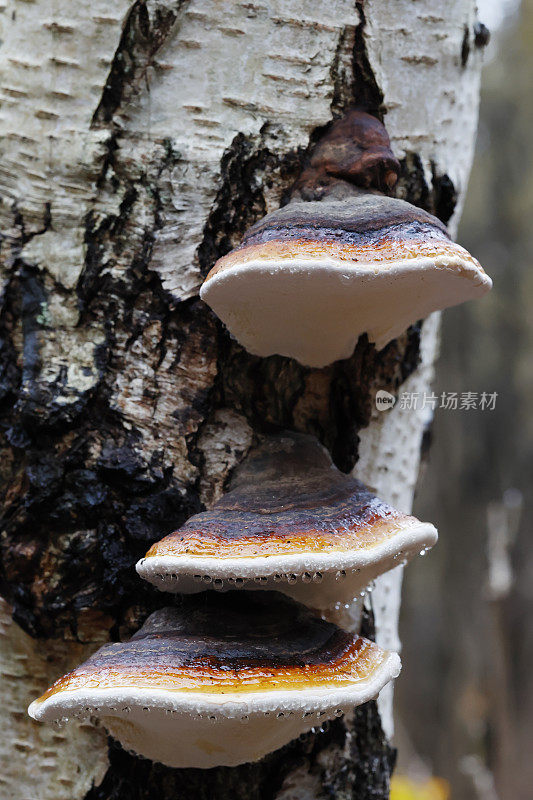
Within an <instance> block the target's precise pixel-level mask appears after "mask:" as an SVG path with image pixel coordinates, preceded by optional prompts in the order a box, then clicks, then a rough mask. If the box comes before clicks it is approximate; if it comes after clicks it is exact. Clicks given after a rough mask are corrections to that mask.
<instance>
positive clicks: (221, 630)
mask: <svg viewBox="0 0 533 800" xmlns="http://www.w3.org/2000/svg"><path fill="white" fill-rule="evenodd" d="M399 670H400V660H399V658H398V656H397V655H396V654H395V653H389V652H387V651H384V650H382V649H381V648H379V647H378V646H377V645H376V644H374V643H373V642H369V641H367V640H366V639H362V638H361V637H359V636H357V635H354V634H351V633H346V632H345V631H342V630H341V629H340V628H338V627H337V626H336V625H333V624H331V623H329V622H325V621H324V620H321V619H319V618H317V617H314V616H313V615H312V613H311V612H310V611H308V610H307V609H306V608H305V607H303V606H301V605H299V604H298V603H295V602H294V601H292V600H289V599H288V598H286V597H284V596H283V595H280V594H278V593H277V592H261V593H254V594H253V595H251V596H249V595H245V594H244V593H242V592H233V593H231V594H226V595H222V596H221V595H215V594H214V593H209V594H208V595H203V596H202V599H201V602H200V603H199V602H198V601H197V600H196V599H195V600H194V601H192V600H191V598H188V599H187V600H185V601H184V603H183V605H182V606H181V607H178V608H166V609H162V610H160V611H156V612H155V613H154V614H152V615H151V616H150V617H149V618H148V620H147V621H146V622H145V624H144V625H143V627H142V628H141V629H140V630H139V631H138V633H136V634H135V635H134V636H133V637H132V638H131V640H130V641H129V642H126V643H117V644H110V645H105V646H104V647H102V648H100V650H98V652H97V653H95V654H94V655H93V656H92V657H91V658H89V659H88V661H86V662H85V663H84V664H82V665H81V666H80V667H78V668H77V669H75V670H74V671H73V672H71V673H69V674H68V675H65V676H64V677H63V678H60V679H59V680H58V681H56V683H55V684H54V685H53V686H52V687H51V688H50V689H49V690H48V691H47V692H46V693H45V694H44V695H43V696H42V697H40V698H39V699H38V700H35V701H34V702H33V703H32V704H31V706H30V708H29V713H30V715H31V716H32V717H33V718H34V719H37V720H41V721H45V722H49V721H53V720H58V719H65V718H67V719H68V718H69V717H72V716H80V715H81V716H96V717H98V718H99V719H100V720H101V721H102V723H103V724H104V725H105V727H106V728H107V729H108V730H109V732H110V733H111V734H112V735H113V736H115V737H116V738H117V739H118V740H119V741H120V742H121V743H122V744H123V746H124V747H126V748H128V749H131V750H133V751H134V752H136V753H138V754H140V755H144V756H146V757H147V758H151V759H153V760H155V761H161V762H162V763H164V764H167V765H169V766H173V767H201V768H209V767H213V766H218V765H228V766H232V765H235V764H241V763H244V762H246V761H255V760H257V759H259V758H261V757H262V756H263V755H265V754H266V753H268V752H270V751H272V750H275V749H277V748H279V747H281V746H282V745H284V744H286V743H287V742H289V741H291V739H293V738H295V737H296V736H298V735H299V734H301V733H303V732H305V731H308V730H310V729H311V728H312V727H313V726H314V725H317V724H320V721H321V720H325V719H330V718H331V717H333V716H336V715H340V714H342V713H343V712H344V711H346V710H348V709H350V708H351V707H353V706H354V705H359V704H361V703H364V702H366V701H367V700H369V699H371V698H372V697H374V696H376V695H377V693H378V692H379V691H380V690H381V688H382V687H383V686H384V685H385V683H387V682H388V681H389V680H391V679H392V678H394V677H396V675H397V674H398V673H399Z"/></svg>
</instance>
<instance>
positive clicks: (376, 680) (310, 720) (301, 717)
mask: <svg viewBox="0 0 533 800" xmlns="http://www.w3.org/2000/svg"><path fill="white" fill-rule="evenodd" d="M400 668H401V663H400V658H399V656H398V655H397V654H396V653H387V654H386V657H385V659H384V661H383V663H382V664H381V665H380V666H379V667H378V668H377V669H376V670H375V672H374V673H373V675H372V676H371V678H370V680H366V681H360V682H358V683H353V684H351V685H350V686H347V687H346V686H345V687H342V688H336V687H335V686H334V685H326V686H325V687H324V688H323V689H313V690H306V689H293V690H286V691H279V692H276V691H271V692H257V693H253V694H251V693H244V694H240V695H239V694H236V693H228V694H227V695H221V694H220V693H217V694H209V693H192V692H187V693H185V692H179V691H165V690H162V689H157V690H156V689H153V690H150V689H135V688H134V687H131V688H121V689H118V690H117V689H85V690H75V691H63V692H59V693H57V694H55V695H52V696H51V697H49V698H48V699H47V700H45V701H44V702H39V701H35V702H33V703H32V704H31V706H30V707H29V709H28V713H29V714H30V715H31V716H32V717H33V718H34V719H37V720H40V721H43V722H51V721H54V720H61V719H65V718H67V719H68V718H69V717H72V716H78V715H82V716H83V715H91V716H95V717H97V718H99V719H100V720H101V722H102V723H103V724H104V725H105V727H106V728H107V730H108V731H109V733H110V734H111V735H112V736H114V737H115V738H116V739H118V740H119V741H120V743H121V744H122V745H123V747H125V748H126V749H127V750H133V751H134V752H135V753H137V754H138V755H142V756H145V757H146V758H150V759H152V760H153V761H160V762H161V763H163V764H166V765H167V766H170V767H198V768H202V769H208V768H210V767H215V766H235V765H237V764H243V763H246V762H247V761H256V760H257V759H259V758H262V757H263V756H264V755H266V754H267V753H270V752H272V751H273V750H277V749H278V748H279V747H282V746H283V745H284V744H287V743H288V742H290V741H291V740H292V739H294V738H296V737H297V736H299V735H300V734H302V733H305V732H307V731H310V730H311V729H312V728H313V727H315V726H318V727H320V725H321V723H322V722H324V721H325V720H327V719H332V718H333V717H335V716H339V715H340V714H341V713H344V712H346V711H349V710H350V709H351V708H353V706H354V705H355V706H357V705H361V704H362V703H366V702H367V701H368V700H370V699H372V698H373V697H375V696H376V695H377V694H378V692H379V691H380V689H382V687H383V686H384V685H385V684H386V683H387V682H388V681H390V680H392V679H393V678H395V677H396V676H397V675H398V674H399V672H400Z"/></svg>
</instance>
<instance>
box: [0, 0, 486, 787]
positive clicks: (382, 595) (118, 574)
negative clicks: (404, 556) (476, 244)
mask: <svg viewBox="0 0 533 800" xmlns="http://www.w3.org/2000/svg"><path fill="white" fill-rule="evenodd" d="M14 5H15V6H16V13H13V14H12V15H11V16H10V17H9V18H8V16H7V15H4V20H3V32H2V39H3V40H4V42H5V46H4V50H3V56H2V57H1V58H2V59H3V65H4V67H5V70H4V75H5V79H4V80H3V82H2V85H1V90H2V93H3V96H4V98H5V104H4V106H3V107H2V109H1V111H0V131H1V134H2V149H3V153H2V164H3V166H2V172H1V173H0V187H1V190H2V205H1V209H0V211H1V229H2V244H1V249H0V258H1V286H2V295H1V300H2V307H1V312H0V326H1V330H0V347H1V351H2V358H1V375H0V414H1V434H2V439H1V443H0V449H1V459H0V478H1V481H2V490H3V495H4V516H3V520H2V535H1V538H0V551H1V556H2V563H1V571H0V588H1V593H2V595H3V597H4V598H5V599H6V601H7V603H9V609H10V610H11V611H12V613H13V619H14V621H15V622H14V623H13V624H9V622H8V617H7V613H8V611H5V612H4V616H5V619H6V622H5V628H4V631H3V636H4V643H5V648H4V660H3V661H2V663H1V667H0V672H1V675H2V681H3V682H5V686H6V691H7V693H8V695H9V698H10V699H9V703H8V704H7V706H6V708H5V709H4V710H3V711H2V714H3V716H2V722H3V724H4V726H5V729H6V730H8V731H9V735H8V736H6V737H5V738H6V741H7V742H13V741H15V742H16V743H17V746H16V747H15V749H14V750H13V749H12V748H10V751H9V753H8V751H7V749H6V745H5V744H4V745H3V746H2V748H1V750H0V752H1V753H2V759H3V769H2V771H1V772H2V776H1V777H0V782H2V783H3V785H4V788H5V791H6V793H7V796H8V797H13V798H15V797H21V796H24V795H25V794H26V795H31V796H32V797H35V798H42V800H48V798H54V800H63V798H65V800H67V799H68V800H77V798H83V797H86V798H87V800H89V798H90V800H97V799H98V800H104V798H105V799H106V800H107V798H113V799H114V800H119V798H136V797H139V798H141V797H156V796H157V797H158V798H161V800H165V798H168V799H169V800H170V798H181V797H188V796H191V795H193V796H197V797H218V798H224V797H235V798H239V797H243V798H244V797H246V798H254V797H258V798H259V797H261V798H274V797H277V798H279V799H280V800H281V798H283V800H289V798H297V797H298V798H304V797H305V798H318V797H338V798H342V797H352V798H361V800H362V799H363V798H385V797H387V796H388V782H389V777H390V772H391V769H392V766H393V762H394V754H393V751H392V749H391V748H390V746H389V745H388V744H387V742H386V739H385V737H384V734H383V731H382V728H381V722H380V716H379V713H378V710H377V706H376V704H374V703H371V704H368V705H367V706H365V707H364V708H362V709H359V710H357V711H356V713H355V714H354V717H353V719H351V720H346V721H343V720H337V721H335V722H334V723H333V724H332V725H331V726H330V728H329V729H328V730H327V731H325V732H321V733H317V734H316V735H313V736H309V737H308V738H307V739H306V740H305V741H304V742H297V743H292V744H291V745H289V746H288V747H287V748H284V749H283V750H282V751H280V752H278V753H274V754H272V755H271V756H269V757H267V758H266V759H264V760H263V761H262V762H260V763H258V764H255V765H246V766H244V767H240V768H236V769H218V770H212V771H210V772H209V773H200V772H197V771H192V770H191V771H187V770H168V769H166V768H164V767H161V766H159V765H154V764H151V763H149V762H145V761H142V760H139V759H135V758H133V757H131V756H129V755H127V754H125V753H124V752H122V751H121V750H120V749H119V748H118V747H117V746H116V745H114V744H110V749H109V751H108V744H107V742H106V740H105V737H104V736H103V734H102V732H94V731H93V732H90V731H88V730H87V728H86V726H85V727H84V726H81V729H78V728H76V726H73V729H72V731H73V732H72V733H71V734H70V735H65V733H64V732H62V734H61V735H58V734H57V733H55V732H53V731H52V732H48V731H45V730H44V729H43V728H39V727H37V726H36V725H34V724H33V723H31V722H30V721H29V720H27V719H26V717H25V716H24V710H25V707H26V705H27V703H28V702H29V701H30V700H31V699H32V697H33V696H35V695H37V694H39V693H40V691H41V690H42V689H43V688H44V687H45V685H46V684H47V683H48V682H49V681H50V679H51V678H53V677H55V676H56V675H57V674H59V673H60V672H61V671H64V670H65V669H66V668H67V667H68V666H71V665H73V664H74V663H76V662H78V661H79V660H81V659H82V657H84V656H82V653H83V654H86V653H87V651H90V650H94V649H96V647H97V643H99V642H100V641H101V640H102V638H112V639H113V638H119V637H125V636H128V635H129V634H131V633H132V632H133V630H135V629H136V628H137V627H138V626H139V625H140V624H141V622H142V621H143V619H144V618H145V616H146V615H147V614H148V613H149V612H150V611H152V610H153V609H154V608H156V607H160V606H163V605H166V604H168V602H169V598H168V597H165V596H164V595H162V594H159V593H157V592H156V591H155V590H152V589H151V588H150V587H149V586H148V585H144V584H143V583H142V582H141V581H139V580H138V578H137V577H136V575H135V572H134V569H133V565H134V563H135V561H136V560H137V558H138V557H139V556H140V555H142V554H143V553H144V552H145V550H146V549H147V546H148V545H149V544H150V543H151V542H152V541H154V540H155V539H156V538H159V537H160V536H161V535H162V534H164V533H167V532H168V531H170V530H172V529H174V528H176V527H178V526H179V525H180V524H182V522H183V521H184V520H185V519H186V518H187V517H188V516H189V515H190V514H192V513H194V512H196V511H198V510H200V509H201V508H203V507H204V506H205V505H206V504H209V503H211V502H212V501H213V500H214V499H215V498H216V497H217V496H219V495H220V492H221V491H222V489H223V486H224V484H225V482H226V481H227V478H228V475H229V473H230V471H231V469H232V468H233V467H234V466H235V464H236V463H238V461H239V460H240V459H241V458H242V457H243V456H244V455H245V453H246V452H247V450H248V449H249V447H250V445H251V443H252V442H253V438H254V435H255V434H257V433H262V432H266V431H272V430H276V429H278V428H292V429H295V430H299V431H305V432H311V433H314V434H315V435H317V436H318V437H319V439H320V440H321V441H322V442H323V443H324V444H325V445H326V446H327V447H328V448H329V449H330V451H331V453H332V455H333V458H334V460H335V463H336V464H337V465H338V466H339V467H340V468H341V469H343V470H346V471H347V470H351V469H353V468H355V470H356V472H357V474H358V475H359V476H360V477H362V478H363V479H365V480H366V481H367V482H368V483H369V484H370V485H372V486H373V487H375V488H377V489H379V490H380V492H381V493H382V495H383V496H384V497H385V498H386V499H387V500H390V501H392V502H395V503H396V504H397V505H399V506H400V507H402V508H404V509H405V510H408V507H409V505H410V502H411V499H412V492H413V487H414V482H415V480H416V471H417V463H418V451H419V446H420V441H421V438H422V433H423V428H424V424H425V420H424V419H423V418H422V417H420V416H416V415H411V416H409V415H406V414H405V413H402V412H400V411H399V410H397V409H395V410H394V411H392V412H390V413H388V414H387V415H386V416H387V420H385V419H383V418H378V416H377V414H376V412H375V410H374V408H373V397H374V394H375V391H376V390H377V389H379V388H385V389H389V390H391V391H395V392H396V391H398V390H399V388H400V387H402V388H404V389H405V387H415V388H417V389H418V390H421V391H423V390H424V389H427V387H428V382H429V380H430V374H431V363H432V359H433V354H434V342H435V333H434V330H435V326H434V325H433V324H432V323H430V324H429V325H424V328H423V329H422V330H423V333H422V338H421V327H420V326H413V327H412V328H411V329H410V330H409V331H407V332H406V334H405V335H403V336H402V337H400V338H399V339H398V340H397V341H395V342H393V343H391V344H390V345H389V346H388V347H387V348H385V350H383V351H382V352H381V353H376V352H375V349H374V348H373V347H372V346H370V345H368V343H367V342H366V340H365V338H364V337H362V338H361V339H360V341H359V343H358V345H357V348H356V350H355V352H354V354H353V356H352V357H351V358H350V359H347V360H346V361H342V362H337V363H336V364H333V365H332V366H331V367H328V368H326V369H323V370H311V369H307V368H304V367H302V366H300V365H299V364H297V363H296V362H294V361H291V360H289V359H285V358H281V357H272V358H268V359H258V358H255V357H253V356H250V355H249V354H248V353H246V352H245V351H243V350H242V348H240V347H239V345H237V344H236V343H235V342H234V341H232V340H231V339H230V338H229V336H228V335H227V333H226V332H225V330H224V329H223V328H222V326H221V325H220V324H219V322H218V321H217V320H216V319H215V318H214V316H213V315H212V314H211V313H210V312H209V310H208V309H207V308H206V307H205V306H204V305H203V304H202V303H200V301H199V300H198V298H197V292H198V288H199V285H200V283H201V280H202V276H203V275H204V274H205V273H206V271H207V270H208V269H209V268H210V267H211V266H212V264H213V262H214V260H215V259H216V258H218V257H219V256H221V255H223V254H224V253H226V252H228V250H229V249H231V248H232V247H233V246H235V245H236V244H237V243H238V241H239V238H240V236H241V235H242V233H243V232H244V230H245V229H246V228H247V227H248V226H249V225H250V224H252V223H253V222H255V221H256V220H257V219H259V218H260V217H261V216H262V215H263V214H264V213H265V212H266V211H269V210H272V209H273V208H275V207H277V206H278V205H279V204H280V203H283V202H285V200H286V197H287V190H288V188H289V186H290V185H291V183H292V182H293V180H294V179H295V177H296V176H297V175H298V172H299V169H300V166H301V164H302V162H303V160H304V158H305V154H306V152H307V151H308V148H309V147H310V146H312V144H313V142H314V141H315V140H316V138H317V136H318V135H319V134H320V132H321V131H322V130H324V129H325V127H326V126H327V125H328V124H329V122H330V121H331V119H332V118H333V117H334V116H335V115H336V114H339V113H342V110H343V109H344V108H346V107H347V106H348V105H350V104H351V103H353V102H356V103H360V104H362V105H364V106H365V107H366V108H368V109H369V110H371V111H373V112H374V113H376V114H380V115H381V116H383V117H384V118H385V121H386V124H387V127H388V129H389V132H390V134H391V138H392V142H393V146H394V148H395V150H396V152H397V154H398V156H399V157H400V158H401V159H402V177H401V180H400V184H399V188H398V193H399V195H400V196H402V197H405V198H407V199H409V200H411V201H412V202H415V203H417V204H419V205H423V206H424V207H426V208H428V209H429V210H433V211H435V212H436V213H437V214H438V215H439V216H440V217H441V218H442V219H444V220H445V221H447V220H448V219H449V218H450V217H451V218H452V226H453V224H454V222H455V220H456V219H457V213H458V212H457V206H456V203H458V205H459V206H460V201H461V197H462V194H463V192H464V187H465V182H466V178H467V174H468V169H469V166H470V158H471V150H472V145H473V138H474V131H475V122H476V115H477V86H478V72H479V55H478V54H477V53H476V49H475V48H473V47H471V48H469V50H468V54H467V57H466V63H463V62H464V61H465V57H464V54H465V52H466V50H465V46H464V42H465V36H466V37H468V38H467V41H472V42H473V41H474V36H475V33H474V24H475V19H474V9H473V5H474V4H473V3H471V2H470V0H455V2H454V3H452V4H451V5H450V6H449V8H448V10H447V12H446V18H441V16H440V6H439V4H438V3H437V2H436V0H423V2H420V3H419V4H418V13H417V15H416V16H414V15H413V12H412V6H411V4H410V3H409V2H407V0H400V2H398V3H396V4H395V5H394V11H392V10H391V9H390V8H389V7H388V6H389V4H387V3H383V2H381V1H380V0H366V2H360V0H358V2H353V0H350V2H348V0H335V2H330V0H328V2H325V1H324V2H321V0H318V2H316V3H314V4H312V6H309V4H307V3H304V2H302V0H279V2H276V3H271V4H267V5H261V4H260V3H257V4H256V3H243V2H239V0H235V1H233V0H232V1H231V2H227V3H225V4H224V12H223V13H222V11H221V6H220V3H218V2H216V0H189V2H183V1H182V2H176V1H175V2H168V1H165V0H163V1H162V2H150V0H146V2H141V1H140V0H138V1H137V2H135V3H134V4H133V5H131V6H129V5H128V3H126V2H121V0H117V1H116V2H115V3H113V4H111V7H110V4H109V3H107V2H104V0H100V1H99V2H95V3H93V4H92V5H91V7H90V8H89V7H87V5H86V4H81V3H77V2H73V1H72V0H70V2H69V3H68V4H67V3H59V4H58V3H57V2H52V0H37V2H34V3H33V4H31V6H30V5H28V4H26V3H22V2H16V1H15V2H14ZM465 30H466V34H465ZM28 40H33V41H34V42H35V46H34V47H33V48H32V51H31V53H30V52H27V48H25V47H24V46H23V43H24V42H26V41H28ZM399 43H401V44H399ZM399 55H400V57H398V56H399ZM21 131H22V132H23V133H21ZM459 145H460V146H459ZM454 209H456V210H455V214H454ZM452 215H453V216H452ZM421 353H422V355H423V358H422V359H421ZM400 580H401V575H400V574H396V575H395V576H392V577H391V576H389V577H388V578H387V579H386V580H384V581H383V582H382V583H381V584H380V585H379V586H378V589H377V592H376V594H375V595H374V600H373V602H374V612H375V617H376V622H377V637H378V640H379V639H380V637H381V640H382V641H383V643H384V644H393V645H394V644H395V643H396V642H395V635H396V633H395V625H396V615H397V607H396V600H397V597H398V593H399V584H400ZM391 598H395V599H391ZM6 608H7V607H6ZM367 624H369V623H368V620H367ZM21 629H23V630H21ZM25 632H26V633H25ZM27 634H30V636H31V637H34V638H33V639H32V638H30V636H27ZM13 659H15V661H16V664H17V670H18V672H17V683H16V686H17V689H16V691H15V689H14V688H13V687H12V686H11V683H10V681H12V680H14V678H13V677H12V673H13V667H12V666H11V665H12V662H13ZM54 670H56V672H55V673H54ZM51 673H53V674H51ZM381 710H382V712H383V713H385V717H386V719H385V722H386V725H387V728H388V730H390V719H389V716H390V714H389V712H388V710H387V708H386V704H385V702H384V701H382V704H381ZM54 736H55V737H56V738H55V739H54ZM89 741H90V742H91V745H90V748H89V746H88V742H89ZM28 765H30V766H31V767H33V769H28ZM73 765H77V767H78V768H77V770H74V769H73ZM36 775H37V776H40V775H43V776H44V778H43V779H41V778H40V777H38V778H36V777H35V776H36Z"/></svg>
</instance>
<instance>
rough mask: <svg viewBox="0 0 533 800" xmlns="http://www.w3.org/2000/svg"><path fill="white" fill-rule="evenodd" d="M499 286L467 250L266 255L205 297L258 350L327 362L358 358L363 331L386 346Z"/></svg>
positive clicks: (217, 278)
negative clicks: (390, 257) (363, 257)
mask: <svg viewBox="0 0 533 800" xmlns="http://www.w3.org/2000/svg"><path fill="white" fill-rule="evenodd" d="M491 285H492V282H491V280H490V278H489V277H488V276H487V275H485V273H484V272H482V271H481V270H480V269H479V268H478V267H476V266H475V264H473V263H472V262H469V261H463V260H462V259H461V257H460V256H459V255H458V256H456V257H451V256H440V257H437V258H415V259H408V260H405V261H399V262H397V263H395V264H393V265H391V266H389V267H384V266H383V265H382V264H381V263H380V264H359V263H357V264H354V263H346V262H344V261H336V260H334V259H324V260H322V259H320V260H319V259H315V260H309V259H307V260H306V259H302V260H300V261H294V262H291V263H290V265H289V264H287V265H285V264H282V265H280V263H279V262H278V261H275V260H267V259H261V260H259V259H258V260H255V261H250V262H247V263H245V264H241V265H239V264H237V265H235V266H232V267H228V268H227V269H223V270H221V271H220V272H218V273H217V274H216V275H214V276H213V277H212V278H209V279H208V280H207V281H206V283H205V284H204V285H203V287H202V290H201V293H200V294H201V297H202V299H203V300H205V302H206V303H208V305H210V306H211V308H212V309H213V311H214V312H215V313H216V314H217V315H218V316H219V317H220V319H221V320H222V321H223V322H224V323H225V325H226V326H227V327H228V329H229V331H230V332H231V333H232V334H233V336H235V338H236V339H237V340H238V341H239V342H240V343H241V344H242V345H243V346H244V347H245V348H246V349H247V350H248V351H249V352H250V353H253V354H254V355H258V356H270V355H273V354H275V353H278V354H280V355H283V356H289V357H291V358H296V359H297V360H298V361H300V362H301V363H302V364H305V365H307V366H310V367H324V366H326V365H328V364H330V363H332V362H333V361H337V360H338V359H341V358H348V357H349V356H351V354H352V353H353V350H354V348H355V345H356V343H357V339H358V337H359V335H360V334H362V333H365V332H366V333H367V334H368V338H369V340H370V341H371V342H375V344H376V347H377V349H378V350H380V349H381V348H382V347H384V346H385V345H386V344H387V343H388V342H390V341H391V340H392V339H394V338H395V337H396V336H398V335H399V334H401V333H403V331H404V330H405V329H406V328H407V327H408V326H409V325H410V324H412V323H413V322H416V320H418V319H422V318H425V317H427V316H428V315H429V314H430V313H431V312H432V311H437V310H440V309H443V308H447V307H448V306H454V305H457V304H458V303H462V302H464V301H465V300H471V299H473V298H475V297H479V296H481V295H483V294H484V293H485V292H487V291H488V290H489V289H490V287H491Z"/></svg>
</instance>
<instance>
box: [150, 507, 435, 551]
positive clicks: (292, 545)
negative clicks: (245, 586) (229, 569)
mask: <svg viewBox="0 0 533 800" xmlns="http://www.w3.org/2000/svg"><path fill="white" fill-rule="evenodd" d="M261 521H262V522H263V524H264V526H265V530H264V533H262V534H261V533H256V534H254V535H253V536H249V535H247V532H246V526H245V525H244V526H243V528H242V530H240V531H238V532H232V535H231V537H228V536H227V533H228V531H227V529H226V530H223V529H221V530H219V531H217V532H211V531H210V532H206V531H205V529H202V528H201V526H198V528H196V529H193V530H183V529H182V530H179V531H176V532H175V533H171V534H169V535H168V536H166V537H165V538H164V539H161V541H159V542H156V543H155V544H154V545H152V547H151V548H150V550H149V551H148V553H147V554H146V558H150V557H152V556H180V555H185V554H187V555H189V556H202V557H214V558H216V557H219V558H232V559H238V558H247V557H248V558H249V557H250V556H252V557H253V556H279V555H292V554H295V553H332V552H342V551H347V550H354V549H356V548H357V549H364V548H368V547H373V546H375V545H376V544H378V543H379V542H383V541H386V540H387V539H390V538H391V536H393V535H394V534H395V533H397V532H399V531H405V530H407V529H408V528H409V527H414V526H416V525H418V524H419V522H418V520H417V519H416V518H415V517H411V516H406V515H405V514H401V513H400V512H398V511H394V510H393V509H390V508H388V509H387V516H386V518H385V519H382V518H380V517H378V516H377V515H375V516H374V517H373V518H372V519H370V520H366V521H364V522H361V520H355V521H354V522H353V523H352V524H351V525H348V524H346V523H343V527H342V528H338V529H335V527H334V521H332V523H331V527H330V528H329V530H327V531H324V530H317V529H316V528H313V527H309V528H308V529H305V530H298V529H297V528H296V529H291V527H290V526H288V525H287V526H286V527H287V529H286V531H285V532H283V531H281V530H280V524H279V522H278V521H276V522H274V521H272V522H271V523H270V524H269V521H268V520H264V519H263V520H261ZM337 524H339V523H338V522H337Z"/></svg>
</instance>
